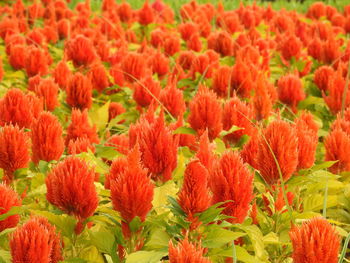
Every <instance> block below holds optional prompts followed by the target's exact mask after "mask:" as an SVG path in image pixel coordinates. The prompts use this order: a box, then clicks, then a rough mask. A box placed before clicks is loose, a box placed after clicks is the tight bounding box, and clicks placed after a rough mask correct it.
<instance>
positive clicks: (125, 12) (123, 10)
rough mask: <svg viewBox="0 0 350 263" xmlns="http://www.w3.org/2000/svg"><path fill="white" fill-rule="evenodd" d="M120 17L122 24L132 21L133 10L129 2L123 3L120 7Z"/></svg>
mask: <svg viewBox="0 0 350 263" xmlns="http://www.w3.org/2000/svg"><path fill="white" fill-rule="evenodd" d="M117 12H118V16H119V18H120V20H121V21H122V22H126V23H127V22H129V21H130V20H131V19H132V8H131V6H130V4H129V3H128V2H122V3H121V4H120V5H119V6H118V10H117Z"/></svg>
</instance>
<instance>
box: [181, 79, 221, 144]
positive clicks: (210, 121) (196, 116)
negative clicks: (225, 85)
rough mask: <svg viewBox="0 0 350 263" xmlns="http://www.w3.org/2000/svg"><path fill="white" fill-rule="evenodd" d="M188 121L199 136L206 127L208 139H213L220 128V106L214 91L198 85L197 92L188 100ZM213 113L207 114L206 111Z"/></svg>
mask: <svg viewBox="0 0 350 263" xmlns="http://www.w3.org/2000/svg"><path fill="white" fill-rule="evenodd" d="M189 108H190V114H189V116H188V122H189V124H190V125H191V127H192V128H193V129H194V130H196V131H197V133H198V135H199V136H201V135H202V134H203V133H204V131H205V130H206V129H208V135H209V139H210V140H211V141H212V140H214V139H215V138H216V137H217V136H218V135H219V133H220V132H221V130H222V123H221V120H222V114H221V113H222V108H221V105H220V102H219V101H218V100H217V98H216V95H215V93H214V92H212V91H209V89H208V88H207V87H205V86H200V87H199V89H198V92H197V94H196V95H195V96H194V98H193V100H192V101H191V102H190V106H189ZM209 112H210V113H214V112H215V114H208V113H209Z"/></svg>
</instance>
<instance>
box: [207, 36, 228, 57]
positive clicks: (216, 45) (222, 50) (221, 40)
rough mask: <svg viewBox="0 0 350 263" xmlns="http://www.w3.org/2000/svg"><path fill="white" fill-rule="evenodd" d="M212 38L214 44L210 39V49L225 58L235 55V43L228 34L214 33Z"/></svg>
mask: <svg viewBox="0 0 350 263" xmlns="http://www.w3.org/2000/svg"><path fill="white" fill-rule="evenodd" d="M212 37H213V39H212V41H213V42H212V43H211V42H209V41H210V40H209V39H208V48H211V49H213V50H215V51H216V52H218V53H219V54H220V55H221V56H223V57H225V56H232V55H233V46H234V41H233V38H232V36H231V35H230V34H229V33H228V32H226V31H219V32H218V33H214V34H213V35H212ZM209 44H210V45H209Z"/></svg>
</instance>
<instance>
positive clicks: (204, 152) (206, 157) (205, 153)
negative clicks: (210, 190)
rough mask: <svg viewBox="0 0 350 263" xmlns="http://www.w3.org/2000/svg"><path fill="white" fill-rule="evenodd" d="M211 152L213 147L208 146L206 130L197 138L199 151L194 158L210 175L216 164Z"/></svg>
mask: <svg viewBox="0 0 350 263" xmlns="http://www.w3.org/2000/svg"><path fill="white" fill-rule="evenodd" d="M213 150H214V145H212V144H210V141H209V138H208V130H206V131H205V132H204V133H203V134H202V136H201V137H200V138H199V149H198V151H197V153H196V158H198V160H199V161H200V162H201V164H202V165H203V166H204V167H205V168H207V169H208V171H209V173H211V171H212V169H213V167H214V164H215V162H216V156H215V155H214V152H213Z"/></svg>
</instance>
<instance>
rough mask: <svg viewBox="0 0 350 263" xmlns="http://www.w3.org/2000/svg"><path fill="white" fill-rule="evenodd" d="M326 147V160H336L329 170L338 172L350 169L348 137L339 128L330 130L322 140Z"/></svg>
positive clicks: (349, 143)
mask: <svg viewBox="0 0 350 263" xmlns="http://www.w3.org/2000/svg"><path fill="white" fill-rule="evenodd" d="M324 145H325V148H326V156H325V160H326V161H338V162H337V163H335V164H333V166H332V167H330V170H331V172H333V173H335V174H338V173H340V172H343V171H350V155H349V154H348V149H349V147H350V137H349V135H348V134H347V133H345V132H344V131H342V130H341V129H339V128H336V129H334V130H333V131H331V132H330V133H329V134H328V136H327V137H326V139H325V142H324Z"/></svg>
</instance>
